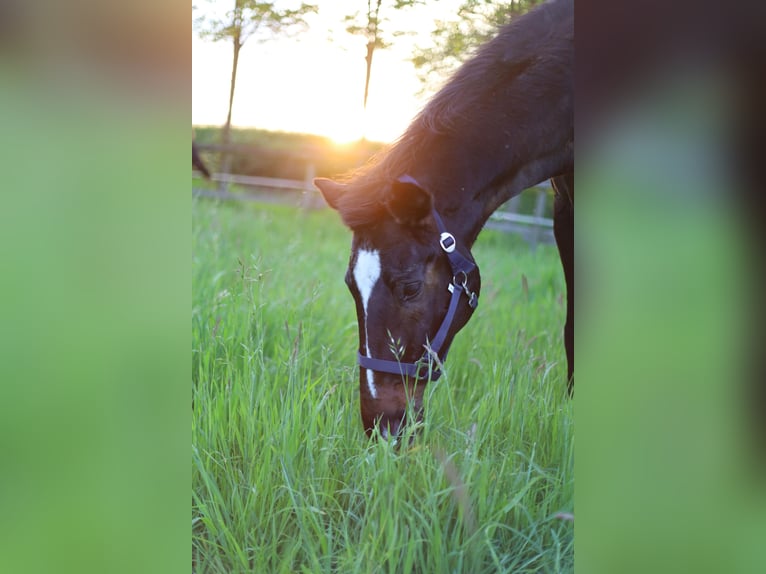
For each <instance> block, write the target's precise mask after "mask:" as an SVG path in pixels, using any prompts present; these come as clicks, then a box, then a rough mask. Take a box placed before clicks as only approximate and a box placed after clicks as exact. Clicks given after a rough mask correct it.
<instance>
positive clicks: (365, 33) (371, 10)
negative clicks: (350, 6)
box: [344, 0, 422, 110]
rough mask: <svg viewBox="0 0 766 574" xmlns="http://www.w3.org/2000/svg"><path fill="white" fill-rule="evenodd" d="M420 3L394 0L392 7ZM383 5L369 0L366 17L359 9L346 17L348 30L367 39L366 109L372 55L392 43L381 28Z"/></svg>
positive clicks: (407, 6) (395, 33)
mask: <svg viewBox="0 0 766 574" xmlns="http://www.w3.org/2000/svg"><path fill="white" fill-rule="evenodd" d="M420 3H422V0H393V2H392V3H391V8H392V9H394V10H401V9H402V8H409V7H410V6H413V5H415V4H420ZM382 5H383V0H367V12H366V16H365V17H364V18H362V17H361V16H360V13H359V12H358V11H357V12H355V13H354V14H350V15H348V16H346V17H345V18H344V22H345V23H346V31H347V32H348V33H349V34H353V35H355V36H362V37H363V38H364V39H365V40H366V41H367V42H366V49H367V55H366V56H365V57H364V60H365V62H366V64H367V73H366V75H365V78H364V99H363V100H362V107H363V109H365V110H366V109H367V96H368V95H369V93H370V75H371V73H372V55H373V54H374V53H375V50H383V49H385V48H387V47H388V46H390V45H391V43H390V42H389V41H387V40H386V39H385V38H384V36H385V34H384V32H383V30H382V29H381V23H382V22H384V21H385V19H383V18H382V17H381V15H380V10H381V7H382ZM399 34H401V32H394V33H392V36H397V35H399Z"/></svg>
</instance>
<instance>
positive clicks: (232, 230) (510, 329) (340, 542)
mask: <svg viewBox="0 0 766 574" xmlns="http://www.w3.org/2000/svg"><path fill="white" fill-rule="evenodd" d="M192 240H193V308H192V373H193V374H192V377H193V380H192V385H193V390H192V561H193V569H194V571H195V572H198V573H204V572H251V571H252V572H275V573H279V572H285V573H288V572H289V573H292V572H311V573H315V572H316V573H318V572H339V573H341V572H342V573H354V572H360V573H362V572H364V573H378V572H380V573H399V572H402V573H407V572H423V573H441V572H445V573H446V572H471V573H480V572H561V571H565V572H566V571H572V569H573V561H574V545H573V542H574V527H573V524H572V523H571V522H568V521H565V520H562V519H561V518H559V517H557V514H558V513H560V512H573V504H574V498H573V493H574V475H573V470H574V428H573V416H572V403H571V401H569V400H568V399H567V398H566V393H565V387H566V385H565V375H566V365H565V359H564V350H563V344H562V342H561V337H560V333H561V326H562V323H563V317H564V303H563V298H562V293H563V276H562V273H561V270H560V264H559V261H558V255H557V253H556V250H555V247H553V246H540V247H538V249H537V250H536V251H535V252H531V251H530V250H529V249H528V248H527V246H526V244H524V243H523V242H522V241H521V240H519V239H518V238H516V237H514V236H510V235H503V234H500V233H496V232H490V231H485V232H484V233H483V234H482V236H481V237H480V239H479V241H478V242H477V245H476V246H475V248H474V254H475V256H476V259H477V261H478V263H479V265H480V266H481V270H482V279H483V288H482V296H481V301H480V305H479V308H478V309H477V311H476V314H475V316H474V317H473V319H472V320H471V321H470V322H469V324H468V325H467V326H466V327H465V328H464V329H463V330H462V331H461V333H460V334H459V335H458V336H457V338H456V340H455V343H454V344H453V346H452V350H451V351H450V356H449V360H448V361H447V364H446V372H445V374H444V376H443V377H442V378H441V379H440V380H439V381H438V382H437V383H435V384H431V385H430V386H429V389H428V391H427V393H426V395H427V396H426V400H425V406H426V412H425V421H424V424H423V427H422V429H421V430H420V433H419V435H418V436H417V438H416V440H415V442H414V446H413V447H412V448H410V449H409V450H405V449H399V450H397V449H396V448H394V447H392V446H391V445H390V444H388V443H386V442H382V441H380V442H373V441H368V440H367V438H366V437H365V435H364V433H363V432H362V427H361V421H360V417H359V403H358V378H357V377H358V375H357V370H356V366H355V363H354V357H355V349H356V346H357V334H356V318H355V314H354V306H353V303H352V299H351V296H350V294H349V293H348V292H347V291H346V288H345V286H344V284H343V274H344V272H345V268H346V264H347V260H348V254H349V246H350V232H349V231H348V230H346V229H345V228H344V227H343V226H342V225H341V223H340V221H339V219H338V218H337V216H336V214H335V213H333V212H331V211H329V210H323V211H317V212H303V211H299V210H296V209H294V208H290V207H286V206H275V205H268V206H265V205H257V206H256V205H252V204H248V205H239V204H237V205H234V204H217V203H213V202H209V201H197V202H195V204H194V206H193V230H192Z"/></svg>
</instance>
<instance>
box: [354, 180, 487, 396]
mask: <svg viewBox="0 0 766 574" xmlns="http://www.w3.org/2000/svg"><path fill="white" fill-rule="evenodd" d="M398 181H400V182H402V183H411V184H413V185H417V186H418V187H420V184H418V182H417V181H415V179H414V178H413V177H411V176H409V175H403V176H401V177H400V178H399V179H398ZM431 215H432V216H433V218H434V221H435V222H436V227H437V229H438V230H439V245H440V247H441V248H442V250H443V251H444V253H445V254H446V255H447V259H448V260H449V264H450V267H451V268H452V283H450V284H449V285H448V286H447V289H449V291H450V293H452V296H451V298H450V302H449V307H448V308H447V314H446V315H445V316H444V320H443V321H442V324H441V326H440V327H439V330H438V331H437V332H436V336H435V337H434V339H433V341H431V343H430V352H429V349H427V350H426V352H425V353H424V354H423V356H422V357H421V358H420V359H419V360H418V361H416V362H414V363H401V362H399V361H388V360H385V359H375V358H373V357H367V356H366V355H362V353H357V358H358V361H359V365H360V366H361V367H362V368H364V369H371V370H373V371H378V372H381V373H390V374H393V375H401V376H407V377H411V378H414V379H418V380H420V379H425V380H426V381H435V380H437V379H438V378H439V377H440V376H441V371H440V370H438V369H435V368H433V366H432V363H431V360H430V359H431V354H432V353H433V354H435V355H436V356H437V357H438V358H439V360H440V361H442V362H443V361H444V360H445V359H446V357H447V351H449V346H447V347H446V348H445V349H444V351H443V352H442V345H444V342H445V340H446V339H447V334H448V333H449V330H450V328H451V327H452V323H453V321H454V320H455V314H456V313H457V306H458V303H459V302H460V296H461V295H462V294H463V293H465V295H466V297H467V298H468V305H469V306H470V307H471V309H475V308H476V306H477V305H478V304H479V297H478V295H477V294H476V293H474V292H473V291H471V290H470V289H469V288H468V275H469V274H470V273H471V272H472V271H473V270H474V269H476V264H475V263H474V262H473V261H471V260H470V259H468V258H467V257H465V256H464V255H463V254H462V253H460V252H459V251H458V250H457V241H456V240H455V236H454V235H452V234H451V233H450V232H448V231H447V229H446V227H445V226H444V221H442V218H441V216H440V215H439V213H438V212H437V211H436V209H432V211H431Z"/></svg>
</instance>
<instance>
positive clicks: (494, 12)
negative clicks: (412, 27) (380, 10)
mask: <svg viewBox="0 0 766 574" xmlns="http://www.w3.org/2000/svg"><path fill="white" fill-rule="evenodd" d="M542 1H543V0H511V1H510V2H508V1H506V2H497V1H494V0H464V1H463V3H462V4H461V5H460V8H459V9H458V11H457V17H456V18H455V19H453V20H449V21H443V20H440V21H438V22H436V25H435V27H434V30H433V32H432V34H431V38H432V45H431V46H429V47H425V48H418V49H417V50H416V51H415V53H414V54H413V57H412V63H413V64H414V65H415V67H416V68H417V69H418V71H419V77H420V80H421V82H423V85H424V87H432V86H435V85H438V84H439V83H440V82H442V81H444V80H445V79H446V78H447V77H448V76H449V74H450V73H452V72H453V71H454V70H456V69H457V68H458V66H459V65H460V64H461V63H463V61H465V59H466V58H467V57H468V56H469V55H470V54H471V52H472V51H473V50H474V49H475V48H477V47H478V46H480V45H481V44H483V43H484V42H486V41H487V40H489V39H491V38H492V37H493V36H494V35H495V32H496V31H497V29H498V28H499V27H500V26H502V25H503V24H507V23H508V22H510V21H511V19H512V18H513V17H515V16H519V15H521V14H524V13H525V12H528V11H529V10H530V9H531V8H533V7H534V6H535V5H536V4H540V3H541V2H542Z"/></svg>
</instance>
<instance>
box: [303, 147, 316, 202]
mask: <svg viewBox="0 0 766 574" xmlns="http://www.w3.org/2000/svg"><path fill="white" fill-rule="evenodd" d="M316 171H317V170H316V166H315V165H314V162H313V160H310V159H309V160H306V175H305V177H304V178H303V201H302V202H301V203H302V204H303V207H304V208H308V209H314V208H316V207H317V198H316V195H317V193H316V191H315V190H314V177H316Z"/></svg>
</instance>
